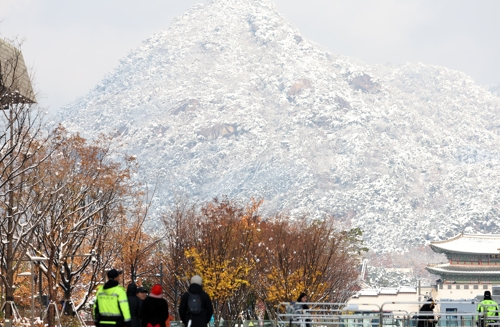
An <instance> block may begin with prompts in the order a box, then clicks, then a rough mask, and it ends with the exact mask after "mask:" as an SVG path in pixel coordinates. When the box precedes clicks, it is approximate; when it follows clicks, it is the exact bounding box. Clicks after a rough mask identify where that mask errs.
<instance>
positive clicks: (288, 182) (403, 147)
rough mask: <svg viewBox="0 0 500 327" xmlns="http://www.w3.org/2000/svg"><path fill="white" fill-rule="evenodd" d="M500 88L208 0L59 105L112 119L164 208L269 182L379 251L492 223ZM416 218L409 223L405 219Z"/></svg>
mask: <svg viewBox="0 0 500 327" xmlns="http://www.w3.org/2000/svg"><path fill="white" fill-rule="evenodd" d="M499 113H500V99H499V98H498V97H496V96H495V95H494V94H492V93H491V92H489V91H488V90H486V89H484V88H482V87H480V86H477V85H475V84H474V82H473V81H472V80H471V79H470V78H469V77H468V76H466V75H465V74H463V73H461V72H457V71H453V70H449V69H446V68H444V67H437V66H431V65H425V64H412V63H408V64H405V65H403V66H400V67H386V66H378V65H375V66H369V65H364V64H361V63H354V62H352V61H351V60H350V59H349V58H347V57H344V56H341V55H336V54H332V53H330V52H328V51H326V50H325V49H323V48H321V47H319V46H317V45H315V44H314V43H312V42H309V41H308V40H306V39H304V38H303V37H302V36H301V35H300V33H299V32H298V31H297V30H296V29H295V28H293V26H291V24H290V23H288V22H287V21H286V20H285V19H284V18H283V17H282V16H281V15H280V14H279V13H277V12H276V10H275V8H274V5H273V3H272V2H271V1H268V0H231V1H226V0H213V1H209V2H208V3H207V4H206V5H197V6H195V7H193V8H192V9H190V10H189V11H187V12H186V13H185V14H184V15H182V16H180V17H179V18H177V19H176V20H175V21H174V22H173V23H172V25H171V27H170V28H169V29H168V30H166V31H161V32H159V33H156V34H155V35H153V36H151V37H150V38H149V39H147V40H146V41H145V42H144V43H143V44H142V45H141V46H140V47H138V48H137V49H134V50H133V51H131V52H130V53H129V54H128V55H127V56H126V57H125V58H124V59H123V60H121V62H120V64H119V65H118V67H117V68H116V69H115V70H114V71H113V72H111V73H110V74H109V75H108V76H107V77H106V78H105V79H104V80H103V81H102V82H101V83H99V84H98V85H97V86H96V87H95V88H94V89H93V90H92V91H91V92H90V93H89V94H87V95H85V96H83V97H81V98H79V99H78V100H76V101H75V102H74V103H72V104H70V105H68V106H67V107H66V108H64V109H63V111H62V112H61V114H60V116H59V120H60V121H62V122H63V124H64V125H66V127H67V128H68V129H69V130H72V131H79V132H81V133H82V134H83V135H84V136H87V137H89V138H92V137H95V136H96V135H98V134H99V133H101V132H107V133H110V134H112V135H115V137H116V142H117V144H122V145H123V150H124V151H127V152H128V153H130V154H135V155H136V156H137V158H138V160H139V162H140V163H141V166H142V171H141V173H140V178H143V179H144V180H146V181H147V182H150V183H152V184H156V182H157V181H158V182H159V185H160V190H159V194H158V197H157V198H156V199H155V203H154V208H155V209H156V210H157V212H160V211H161V210H164V209H167V208H169V206H170V205H171V204H172V202H173V201H174V199H175V197H176V196H177V195H179V194H182V195H188V196H189V197H190V198H191V199H192V200H193V201H195V200H200V201H204V200H209V199H211V198H212V197H214V196H221V195H227V196H229V197H231V198H235V199H246V200H248V198H250V197H252V196H253V197H257V198H260V197H262V198H263V199H264V201H265V202H264V208H263V210H264V213H273V212H276V211H285V212H288V213H289V214H290V215H291V216H292V217H300V216H301V215H302V214H303V213H305V212H307V213H309V215H310V216H311V217H317V218H320V217H321V216H323V215H325V214H331V215H335V216H336V217H338V219H339V221H341V222H343V223H344V224H345V226H357V227H360V228H362V229H363V230H364V232H365V237H366V242H367V244H368V246H369V247H371V249H372V250H375V251H378V252H390V251H405V250H407V249H409V248H412V247H416V246H421V245H423V244H425V243H426V242H428V241H430V240H435V239H442V238H445V237H450V236H453V235H454V234H455V233H457V231H462V230H465V231H466V232H494V231H498V230H499V226H498V217H499V215H500V211H499V203H498V201H497V200H496V198H495V196H494V195H495V194H498V193H499V192H500V185H498V183H496V181H497V180H498V179H499V178H500V153H499V150H498V149H499V148H500V136H499V129H498V126H497V125H498V124H497V123H496V122H497V121H498V120H499ZM408 231H412V233H408Z"/></svg>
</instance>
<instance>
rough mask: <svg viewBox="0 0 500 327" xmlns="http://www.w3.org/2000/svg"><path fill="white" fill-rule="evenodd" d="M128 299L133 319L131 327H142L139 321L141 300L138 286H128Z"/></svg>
mask: <svg viewBox="0 0 500 327" xmlns="http://www.w3.org/2000/svg"><path fill="white" fill-rule="evenodd" d="M127 299H128V306H129V308H130V317H131V318H132V320H131V327H141V321H140V320H139V312H140V301H141V299H139V298H138V297H137V285H135V284H133V283H132V284H129V285H128V286H127Z"/></svg>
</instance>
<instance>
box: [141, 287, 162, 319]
mask: <svg viewBox="0 0 500 327" xmlns="http://www.w3.org/2000/svg"><path fill="white" fill-rule="evenodd" d="M162 294H163V289H162V287H161V286H160V285H159V284H156V285H154V286H153V287H152V288H151V291H150V292H149V296H148V297H147V298H146V299H145V300H144V302H143V303H142V307H141V312H140V314H139V317H140V318H141V325H142V327H166V323H165V322H166V321H167V319H168V303H167V300H165V299H164V298H162Z"/></svg>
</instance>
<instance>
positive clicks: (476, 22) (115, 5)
mask: <svg viewBox="0 0 500 327" xmlns="http://www.w3.org/2000/svg"><path fill="white" fill-rule="evenodd" d="M200 2H201V3H205V0H141V1H137V0H85V1H82V0H64V1H61V0H0V37H2V38H6V39H10V40H12V39H16V40H17V41H21V42H22V46H21V49H22V52H23V56H24V59H25V61H26V64H27V65H28V66H29V67H31V69H32V79H33V82H34V86H35V89H36V91H37V92H38V93H39V96H38V102H39V104H40V105H41V106H42V108H44V109H46V110H47V111H48V112H51V113H53V112H56V111H57V110H59V109H60V108H61V107H62V106H64V105H66V104H68V103H70V102H72V101H74V100H75V99H77V98H78V97H80V96H83V95H85V94H87V93H88V92H89V91H90V89H92V88H93V87H94V86H95V85H96V84H97V83H98V82H99V81H101V80H102V78H103V77H104V76H105V75H106V74H108V73H110V72H111V71H112V70H113V69H114V68H115V67H116V66H117V65H118V62H119V60H120V59H121V58H123V57H125V55H126V54H127V53H128V52H129V51H130V50H132V49H134V48H136V47H138V46H139V45H140V44H141V42H142V41H143V40H145V39H147V38H148V37H149V36H151V35H152V34H153V33H156V32H158V31H160V30H163V29H167V28H168V27H169V25H170V23H171V22H172V20H173V19H174V18H175V17H177V16H179V15H181V14H182V13H183V12H185V11H186V10H187V9H189V8H190V7H191V6H193V5H194V4H195V3H200ZM273 2H274V3H275V4H276V8H277V9H278V11H279V12H280V13H281V14H283V15H284V16H285V17H286V18H287V19H288V20H289V21H290V22H291V23H292V24H293V25H295V27H297V28H298V29H299V31H300V32H301V34H302V36H304V37H305V38H307V39H309V40H312V41H314V42H316V43H318V44H320V45H322V46H323V47H325V48H327V49H328V50H329V51H331V52H333V53H338V54H341V55H346V56H349V57H353V58H357V59H359V60H361V61H363V62H365V63H367V64H386V63H391V64H393V65H401V64H404V63H406V62H422V63H425V64H433V65H440V66H445V67H448V68H451V69H455V70H459V71H462V72H464V73H466V74H467V75H469V76H471V77H472V78H473V79H474V80H475V81H476V83H477V84H479V85H491V84H498V83H500V60H499V58H500V37H499V35H498V33H499V31H500V19H498V14H499V13H500V1H498V0H480V1H477V0H467V1H466V0H440V1H436V0H413V1H410V0H407V1H402V0H273Z"/></svg>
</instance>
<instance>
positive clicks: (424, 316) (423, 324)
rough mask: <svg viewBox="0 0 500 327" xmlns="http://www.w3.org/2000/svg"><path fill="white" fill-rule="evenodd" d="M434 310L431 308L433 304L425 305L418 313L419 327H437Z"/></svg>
mask: <svg viewBox="0 0 500 327" xmlns="http://www.w3.org/2000/svg"><path fill="white" fill-rule="evenodd" d="M432 310H433V306H431V303H425V304H424V305H422V307H421V308H420V310H419V312H418V323H417V327H434V326H435V325H436V321H435V320H434V319H435V317H434V312H433V311H432ZM430 320H433V321H430Z"/></svg>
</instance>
